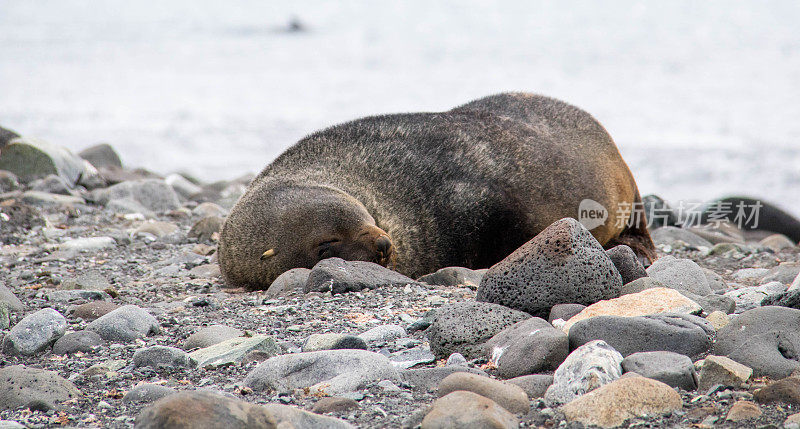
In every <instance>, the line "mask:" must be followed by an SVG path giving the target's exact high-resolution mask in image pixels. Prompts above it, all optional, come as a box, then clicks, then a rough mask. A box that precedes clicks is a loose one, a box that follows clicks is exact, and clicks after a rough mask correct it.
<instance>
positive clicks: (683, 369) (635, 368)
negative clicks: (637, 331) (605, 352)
mask: <svg viewBox="0 0 800 429" xmlns="http://www.w3.org/2000/svg"><path fill="white" fill-rule="evenodd" d="M622 370H623V372H635V373H637V374H639V375H641V376H644V377H647V378H652V379H653V380H658V381H660V382H662V383H665V384H667V385H669V386H672V387H679V388H681V389H683V390H688V391H692V390H695V389H696V388H697V372H696V371H695V369H694V363H692V359H691V358H689V356H685V355H682V354H679V353H674V352H666V351H654V352H640V353H634V354H632V355H630V356H628V357H626V358H625V359H623V360H622Z"/></svg>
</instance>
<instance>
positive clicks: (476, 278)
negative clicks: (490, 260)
mask: <svg viewBox="0 0 800 429" xmlns="http://www.w3.org/2000/svg"><path fill="white" fill-rule="evenodd" d="M486 271H487V270H486V269H482V270H471V269H469V268H464V267H445V268H442V269H440V270H438V271H436V272H435V273H431V274H425V275H424V276H422V277H420V278H418V279H417V281H418V282H422V283H427V284H429V285H435V286H468V287H471V288H473V289H476V288H477V287H478V286H479V285H480V284H481V279H482V278H483V275H484V274H486Z"/></svg>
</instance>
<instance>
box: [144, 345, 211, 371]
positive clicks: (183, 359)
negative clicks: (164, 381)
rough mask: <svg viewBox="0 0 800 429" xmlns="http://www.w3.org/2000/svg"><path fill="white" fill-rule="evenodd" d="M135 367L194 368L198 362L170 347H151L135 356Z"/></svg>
mask: <svg viewBox="0 0 800 429" xmlns="http://www.w3.org/2000/svg"><path fill="white" fill-rule="evenodd" d="M133 366H134V367H136V368H139V367H150V368H154V369H160V368H194V367H195V366H197V362H196V361H195V360H194V359H192V358H191V357H190V356H189V354H188V353H186V352H185V351H183V350H181V349H179V348H177V347H169V346H150V347H147V348H144V349H140V350H137V351H136V353H134V354H133Z"/></svg>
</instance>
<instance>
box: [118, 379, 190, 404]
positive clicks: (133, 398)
mask: <svg viewBox="0 0 800 429" xmlns="http://www.w3.org/2000/svg"><path fill="white" fill-rule="evenodd" d="M175 393H178V391H177V390H175V389H173V388H171V387H167V386H162V385H160V384H154V383H139V384H137V385H136V387H134V388H133V389H131V390H129V391H128V392H127V393H125V396H123V397H122V402H124V403H145V404H149V403H151V402H155V401H157V400H159V399H161V398H163V397H166V396H169V395H172V394H175Z"/></svg>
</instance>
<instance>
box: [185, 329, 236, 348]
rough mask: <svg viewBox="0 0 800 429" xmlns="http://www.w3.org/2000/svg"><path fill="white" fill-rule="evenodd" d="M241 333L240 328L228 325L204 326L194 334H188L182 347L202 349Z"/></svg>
mask: <svg viewBox="0 0 800 429" xmlns="http://www.w3.org/2000/svg"><path fill="white" fill-rule="evenodd" d="M243 334H244V332H242V331H241V330H239V329H236V328H231V327H230V326H225V325H211V326H206V327H204V328H202V329H200V330H199V331H197V332H195V333H194V334H192V335H189V338H187V339H186V341H185V342H184V343H183V348H184V349H186V350H192V349H202V348H204V347H210V346H213V345H214V344H219V343H221V342H223V341H226V340H230V339H232V338H236V337H241V336H242V335H243Z"/></svg>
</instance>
